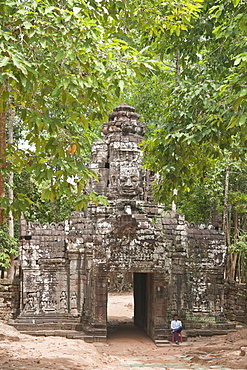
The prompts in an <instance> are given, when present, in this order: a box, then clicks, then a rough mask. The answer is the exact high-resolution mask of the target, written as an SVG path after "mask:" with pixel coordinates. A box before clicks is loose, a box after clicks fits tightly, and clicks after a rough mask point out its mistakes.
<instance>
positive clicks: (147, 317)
mask: <svg viewBox="0 0 247 370" xmlns="http://www.w3.org/2000/svg"><path fill="white" fill-rule="evenodd" d="M153 282H154V281H153V274H152V273H137V272H135V273H134V324H135V325H137V326H139V327H140V328H141V329H143V330H144V331H145V332H146V333H147V334H148V335H149V336H152V332H151V328H152V326H153V310H152V302H153Z"/></svg>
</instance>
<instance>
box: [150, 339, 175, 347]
mask: <svg viewBox="0 0 247 370" xmlns="http://www.w3.org/2000/svg"><path fill="white" fill-rule="evenodd" d="M154 343H155V344H156V346H157V347H166V346H170V345H171V343H170V342H169V341H168V340H165V339H155V341H154Z"/></svg>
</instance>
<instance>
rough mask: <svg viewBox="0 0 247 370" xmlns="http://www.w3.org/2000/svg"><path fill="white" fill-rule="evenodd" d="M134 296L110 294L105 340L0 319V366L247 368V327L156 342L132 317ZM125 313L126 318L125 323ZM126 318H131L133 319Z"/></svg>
mask: <svg viewBox="0 0 247 370" xmlns="http://www.w3.org/2000/svg"><path fill="white" fill-rule="evenodd" d="M132 299H133V298H132V296H131V295H129V294H127V295H126V294H125V295H120V296H119V295H114V294H113V295H109V301H108V303H109V304H108V305H109V312H108V318H109V320H110V321H111V320H113V321H115V320H116V318H117V317H118V315H119V318H120V324H119V325H118V326H115V327H114V326H113V327H112V328H113V329H115V330H111V331H110V332H109V336H108V339H107V342H106V343H94V344H89V343H85V342H83V341H81V340H73V339H66V338H60V337H47V338H46V337H37V338H36V337H31V336H28V335H22V334H20V333H19V332H17V331H16V330H15V329H13V328H12V327H9V326H7V325H5V324H3V323H0V370H11V369H15V370H47V369H50V370H84V369H88V370H93V369H102V370H109V369H111V370H114V369H116V370H120V369H122V370H124V369H141V368H146V369H149V370H150V369H151V370H159V369H166V370H175V369H176V370H188V369H190V370H192V369H197V370H209V369H221V370H229V369H238V370H244V369H247V355H246V356H240V353H241V351H240V348H241V347H244V346H245V347H246V346H247V329H243V330H240V331H238V332H235V333H231V334H228V335H226V336H217V337H212V338H197V339H196V341H189V342H187V343H184V344H183V345H180V346H174V345H171V346H167V347H161V348H160V347H156V346H155V344H154V343H153V342H152V341H151V339H150V338H149V337H148V336H147V335H146V334H145V333H144V332H142V331H141V330H140V329H139V328H137V327H135V326H134V325H133V323H131V322H130V321H131V318H132V316H133V301H132ZM124 318H125V323H124ZM126 321H129V322H128V323H127V322H126Z"/></svg>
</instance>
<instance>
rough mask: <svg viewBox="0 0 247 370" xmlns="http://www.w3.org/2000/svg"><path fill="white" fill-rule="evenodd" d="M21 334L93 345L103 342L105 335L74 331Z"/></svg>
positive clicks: (25, 332)
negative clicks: (82, 341) (76, 340)
mask: <svg viewBox="0 0 247 370" xmlns="http://www.w3.org/2000/svg"><path fill="white" fill-rule="evenodd" d="M20 333H22V334H27V335H32V336H35V337H41V336H44V337H51V336H52V337H64V338H68V339H78V340H84V341H85V342H87V343H93V342H105V341H106V336H105V335H94V336H93V335H88V334H85V333H84V332H82V331H75V330H37V331H34V330H31V331H28V330H25V331H20Z"/></svg>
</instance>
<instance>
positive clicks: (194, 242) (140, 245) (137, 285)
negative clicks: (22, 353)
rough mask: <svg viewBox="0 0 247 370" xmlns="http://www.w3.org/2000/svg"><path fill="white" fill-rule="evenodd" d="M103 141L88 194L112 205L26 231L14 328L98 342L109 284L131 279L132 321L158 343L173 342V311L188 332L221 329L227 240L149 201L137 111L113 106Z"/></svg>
mask: <svg viewBox="0 0 247 370" xmlns="http://www.w3.org/2000/svg"><path fill="white" fill-rule="evenodd" d="M102 133H103V135H102V139H101V140H98V141H96V142H95V143H94V145H93V148H92V163H91V168H92V169H93V170H95V171H96V172H97V173H98V174H99V181H98V182H97V181H93V182H92V183H91V184H89V187H90V189H91V190H94V191H96V192H97V193H98V194H101V195H105V196H107V198H108V200H109V204H108V206H107V207H105V206H102V205H95V204H90V205H89V207H88V209H86V210H85V211H83V212H74V213H73V214H72V216H71V218H70V220H68V221H66V222H65V223H59V224H58V225H57V224H51V225H40V224H38V223H29V224H28V225H27V227H26V228H23V232H22V252H21V256H22V260H21V269H22V294H21V307H20V310H21V315H20V318H19V321H18V320H17V321H18V323H19V324H20V325H21V323H22V322H25V320H26V321H27V320H29V321H31V322H33V323H34V324H33V325H34V326H36V328H37V325H38V323H39V322H40V323H41V322H42V323H43V325H44V323H46V322H48V321H49V323H50V325H51V322H55V321H58V320H60V321H59V322H60V323H61V326H62V325H63V324H64V323H66V322H67V321H68V320H69V322H74V323H77V324H76V325H77V326H76V328H77V330H83V331H84V332H87V333H89V334H90V335H91V337H92V338H95V339H96V338H98V340H99V339H104V338H106V336H107V294H108V280H109V275H110V273H113V272H123V273H126V272H129V273H132V274H133V281H134V304H135V307H134V322H135V324H136V325H139V326H140V327H142V328H143V329H144V330H145V331H146V332H147V334H148V335H149V336H150V337H151V338H153V339H154V340H155V341H156V342H157V343H158V342H159V341H160V340H166V339H168V338H169V336H170V334H169V322H170V319H171V317H172V315H173V313H174V312H178V313H179V315H180V317H181V318H182V320H183V322H184V324H185V326H186V329H187V333H189V331H190V330H192V329H193V327H194V325H197V332H198V331H199V330H212V328H213V329H214V330H218V329H217V328H219V327H220V323H221V321H224V320H225V319H224V312H223V279H224V278H223V270H224V263H225V253H226V248H225V246H224V243H223V233H222V232H221V231H218V230H215V229H214V228H213V227H212V226H206V225H203V224H201V225H199V226H196V225H195V224H193V223H191V224H188V222H186V221H185V220H184V216H183V215H182V214H176V213H174V212H172V211H170V212H165V211H164V207H163V206H162V205H158V204H156V203H155V202H154V201H153V199H152V195H151V187H150V181H151V176H150V173H149V171H146V170H144V168H143V167H142V151H141V148H140V146H141V143H142V141H143V140H144V137H143V135H144V125H143V124H142V123H140V122H139V115H138V114H137V113H135V109H134V108H133V107H130V106H128V105H126V104H121V105H120V106H118V107H116V108H115V110H114V112H113V113H111V114H110V115H109V122H108V123H106V124H104V126H103V129H102ZM66 320H67V321H66ZM16 325H17V324H16ZM223 327H224V328H226V323H225V322H224V326H223ZM19 328H20V327H19Z"/></svg>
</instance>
